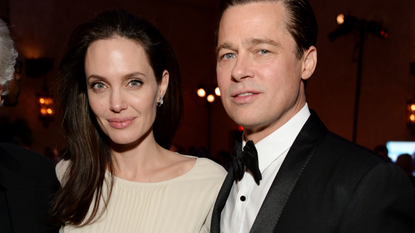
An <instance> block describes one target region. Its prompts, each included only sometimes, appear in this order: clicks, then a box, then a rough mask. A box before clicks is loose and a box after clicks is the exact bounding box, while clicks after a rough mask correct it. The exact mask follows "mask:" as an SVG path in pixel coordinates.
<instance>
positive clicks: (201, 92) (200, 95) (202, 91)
mask: <svg viewBox="0 0 415 233" xmlns="http://www.w3.org/2000/svg"><path fill="white" fill-rule="evenodd" d="M197 95H198V96H199V97H205V96H206V91H205V89H203V88H199V89H198V90H197Z"/></svg>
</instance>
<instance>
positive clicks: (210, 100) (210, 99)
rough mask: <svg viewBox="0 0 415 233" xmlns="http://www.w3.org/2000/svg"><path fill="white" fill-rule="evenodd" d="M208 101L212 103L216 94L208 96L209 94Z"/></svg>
mask: <svg viewBox="0 0 415 233" xmlns="http://www.w3.org/2000/svg"><path fill="white" fill-rule="evenodd" d="M207 101H208V102H209V103H212V102H213V101H215V96H214V95H212V94H210V95H208V96H207Z"/></svg>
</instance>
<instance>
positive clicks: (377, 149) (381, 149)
mask: <svg viewBox="0 0 415 233" xmlns="http://www.w3.org/2000/svg"><path fill="white" fill-rule="evenodd" d="M375 152H376V153H378V154H379V155H380V156H382V157H383V158H385V159H386V160H387V161H389V162H391V161H392V160H391V158H389V151H388V148H387V147H386V146H385V145H380V146H377V147H375Z"/></svg>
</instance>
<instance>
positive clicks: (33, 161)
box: [0, 142, 55, 170]
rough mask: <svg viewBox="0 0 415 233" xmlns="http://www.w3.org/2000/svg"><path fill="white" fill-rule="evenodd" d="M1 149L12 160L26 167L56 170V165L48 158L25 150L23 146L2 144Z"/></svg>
mask: <svg viewBox="0 0 415 233" xmlns="http://www.w3.org/2000/svg"><path fill="white" fill-rule="evenodd" d="M0 147H1V148H2V149H3V150H4V151H5V152H4V153H7V155H5V156H10V159H13V160H16V161H18V162H20V163H21V164H22V166H24V167H33V169H36V170H38V169H41V170H44V169H54V167H55V163H54V162H53V161H52V160H50V159H48V158H47V157H45V156H43V155H41V154H39V153H37V152H35V151H32V150H29V149H26V148H24V147H23V146H20V145H16V144H13V143H7V142H0Z"/></svg>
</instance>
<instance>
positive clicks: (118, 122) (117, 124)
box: [108, 117, 135, 129]
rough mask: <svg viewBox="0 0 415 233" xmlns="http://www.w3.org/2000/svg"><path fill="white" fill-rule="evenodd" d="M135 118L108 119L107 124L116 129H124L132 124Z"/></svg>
mask: <svg viewBox="0 0 415 233" xmlns="http://www.w3.org/2000/svg"><path fill="white" fill-rule="evenodd" d="M134 120H135V117H117V118H111V119H108V123H109V124H110V125H111V126H112V127H113V128H116V129H124V128H127V127H128V126H129V125H131V124H132V123H133V121H134Z"/></svg>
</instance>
